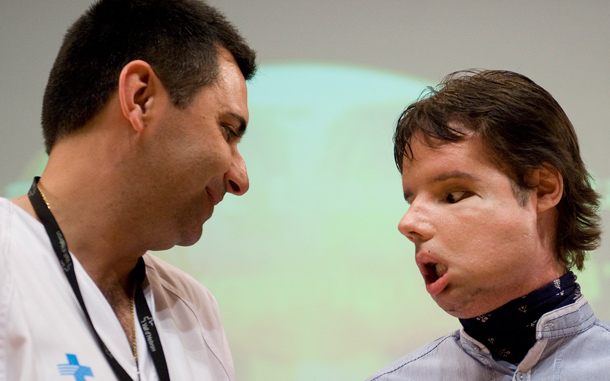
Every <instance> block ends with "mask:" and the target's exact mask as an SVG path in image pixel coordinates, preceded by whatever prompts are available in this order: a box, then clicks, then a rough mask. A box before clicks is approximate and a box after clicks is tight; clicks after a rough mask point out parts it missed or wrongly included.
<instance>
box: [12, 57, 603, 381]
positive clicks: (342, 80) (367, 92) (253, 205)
mask: <svg viewBox="0 0 610 381" xmlns="http://www.w3.org/2000/svg"><path fill="white" fill-rule="evenodd" d="M427 85H428V83H424V82H422V81H418V80H414V79H411V78H409V77H406V76H404V75H399V74H394V73H388V72H382V71H377V70H373V69H365V68H361V67H350V66H339V65H326V64H281V65H263V66H262V67H261V68H260V70H259V72H258V73H257V75H256V76H255V78H254V79H253V81H252V82H251V83H249V86H248V91H249V106H250V125H249V126H248V132H247V134H246V136H245V137H244V139H243V141H242V143H240V145H239V148H240V151H241V153H242V155H243V157H244V159H245V161H246V164H247V167H248V172H249V175H250V191H249V192H248V193H247V194H246V195H244V196H243V197H234V196H231V195H228V196H227V197H225V200H224V201H223V202H222V203H221V204H220V205H218V206H217V207H216V211H215V213H214V216H213V217H212V219H211V220H210V221H208V222H207V223H206V224H205V226H204V233H203V237H202V239H201V240H200V241H199V242H198V243H197V244H196V245H194V246H191V247H175V248H174V249H172V250H169V251H167V252H162V253H157V254H158V255H159V256H161V257H162V258H164V259H166V260H168V261H169V262H172V263H173V264H175V265H177V266H178V267H180V268H182V269H184V270H186V271H188V272H189V273H190V274H192V275H193V276H194V277H195V278H197V279H198V280H199V281H200V282H201V283H203V284H204V285H206V286H207V287H208V288H209V289H210V290H211V291H212V292H213V293H214V295H215V296H216V298H217V300H218V303H219V305H220V309H221V313H222V316H223V321H224V325H225V330H226V333H227V337H228V340H229V344H230V345H231V349H232V353H233V357H234V361H235V365H236V372H237V377H238V379H240V380H247V381H269V380H282V381H284V380H296V381H311V380H315V381H325V380H328V381H337V380H362V379H364V378H366V377H367V376H368V375H370V374H371V373H373V372H374V371H376V370H377V369H379V368H380V367H382V366H383V365H386V364H387V363H389V362H390V361H393V360H395V359H397V358H398V357H400V356H401V355H403V354H406V353H407V352H409V351H411V350H413V349H415V348H417V347H419V346H421V345H423V344H425V343H427V342H429V341H431V340H433V339H435V338H437V337H439V336H440V335H442V334H445V333H448V332H450V331H451V330H454V329H456V328H457V327H458V324H459V322H458V321H457V319H454V318H452V317H450V316H448V315H447V314H445V313H444V312H443V311H442V310H441V309H440V308H439V307H438V306H436V304H435V303H434V302H433V301H432V299H431V298H430V297H429V296H428V294H427V293H426V291H425V287H424V282H423V280H422V277H421V275H420V274H419V271H418V270H417V267H416V266H415V264H414V259H413V256H414V252H413V246H412V244H411V243H410V242H409V241H408V240H407V239H406V238H404V237H402V236H401V235H400V234H399V232H398V230H397V225H398V221H399V220H400V218H401V216H402V215H403V213H404V212H405V210H406V208H407V204H406V203H405V201H404V200H403V196H402V189H401V180H400V174H399V173H398V171H397V170H396V167H395V165H394V159H393V152H392V134H393V131H394V127H395V124H396V120H397V118H398V116H399V114H400V112H401V111H402V110H403V109H404V108H405V107H406V105H407V104H409V103H410V102H412V101H414V100H415V99H417V98H418V97H419V95H420V94H421V92H422V91H423V90H424V89H425V87H426V86H427ZM32 163H33V164H32V165H30V166H29V167H28V168H27V169H26V170H25V171H24V172H25V173H24V177H23V179H20V180H22V181H23V182H22V183H15V184H13V185H12V188H11V189H10V190H8V191H9V192H10V194H9V196H15V195H18V194H23V193H25V192H26V191H27V189H28V187H29V184H30V182H31V177H32V176H33V175H34V174H37V173H40V172H41V170H42V168H43V165H44V159H43V155H41V156H40V157H37V158H35V159H34V160H33V162H32ZM604 184H605V183H604ZM608 187H610V183H608ZM605 188H606V187H604V189H603V190H604V191H605V190H606V189H605ZM600 254H601V253H600ZM593 257H594V260H595V261H597V262H595V264H598V266H595V265H594V262H590V263H589V267H588V271H587V273H586V276H583V275H580V276H579V282H580V283H581V285H582V286H583V290H584V293H585V295H586V296H587V297H588V299H589V300H590V301H591V302H592V304H593V305H594V308H596V310H597V313H598V315H599V317H601V318H605V319H608V318H609V315H610V310H609V308H608V307H603V306H602V305H601V304H596V303H595V302H596V300H601V297H602V296H601V291H600V290H601V289H602V288H601V287H602V285H604V284H608V282H609V280H610V270H609V269H610V262H608V260H606V262H604V261H603V255H600V256H593ZM606 299H607V298H606ZM606 304H608V303H607V302H606ZM604 308H605V310H604Z"/></svg>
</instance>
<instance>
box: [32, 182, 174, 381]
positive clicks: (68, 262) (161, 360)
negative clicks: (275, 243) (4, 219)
mask: <svg viewBox="0 0 610 381" xmlns="http://www.w3.org/2000/svg"><path fill="white" fill-rule="evenodd" d="M39 179H40V177H35V178H34V182H33V183H32V187H31V188H30V191H29V192H28V197H29V199H30V202H31V203H32V206H33V207H34V210H35V211H36V214H37V215H38V218H40V221H41V222H42V224H43V225H44V228H45V230H46V231H47V234H48V235H49V239H50V240H51V245H52V246H53V250H54V251H55V254H57V259H59V263H60V264H61V267H62V269H63V270H64V273H65V274H66V277H67V278H68V282H70V286H72V290H73V291H74V295H75V296H76V299H78V303H79V304H80V306H81V308H82V309H83V313H84V314H85V317H87V320H88V321H89V325H91V328H92V329H93V332H94V333H95V338H96V340H97V342H98V344H99V346H100V347H101V348H102V352H103V353H104V355H105V356H106V359H107V360H108V363H109V364H110V367H112V370H113V371H114V374H115V375H116V376H117V377H118V379H119V380H120V381H133V380H132V379H131V377H129V375H128V374H127V372H126V371H125V370H124V369H123V368H122V367H121V365H120V364H119V363H118V361H117V360H116V359H115V358H114V356H113V355H112V353H110V351H109V350H108V347H106V344H104V342H103V341H102V338H101V337H100V335H99V334H98V333H97V331H96V330H95V327H94V326H93V322H92V321H91V317H90V316H89V312H88V311H87V307H86V306H85V302H84V300H83V296H82V294H81V292H80V288H79V287H78V282H77V280H76V273H75V272H74V263H73V262H72V258H71V257H70V252H69V251H68V244H67V243H66V239H65V238H64V235H63V233H62V232H61V230H60V228H59V225H58V224H57V221H56V220H55V217H53V213H51V211H50V210H49V208H48V206H47V203H46V202H45V200H44V199H43V197H42V194H41V193H40V190H39V189H38V180H39ZM134 270H135V275H136V276H135V278H136V291H135V298H134V300H135V305H136V311H137V312H138V318H139V323H140V327H141V328H142V332H143V333H144V337H145V338H146V344H147V346H148V350H149V351H150V354H151V356H152V358H153V362H154V364H155V368H157V374H158V375H159V379H160V380H161V381H169V372H168V370H167V363H166V361H165V355H164V354H163V348H162V347H161V340H160V338H159V333H158V332H157V328H156V327H155V322H154V321H153V317H152V314H151V313H150V309H149V308H148V304H147V303H146V298H145V297H144V292H143V291H142V285H141V284H142V281H143V280H144V278H145V277H146V267H145V265H144V260H143V259H142V257H140V259H139V260H138V264H137V265H136V267H135V269H134ZM134 333H135V332H134Z"/></svg>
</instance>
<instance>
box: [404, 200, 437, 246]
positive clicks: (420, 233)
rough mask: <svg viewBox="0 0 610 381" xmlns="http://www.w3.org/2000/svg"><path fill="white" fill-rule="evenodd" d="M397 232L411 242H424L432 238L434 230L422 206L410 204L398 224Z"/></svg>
mask: <svg viewBox="0 0 610 381" xmlns="http://www.w3.org/2000/svg"><path fill="white" fill-rule="evenodd" d="M398 231H400V233H402V235H404V236H405V237H407V238H408V239H409V240H410V241H411V242H425V241H427V240H429V239H430V238H432V236H433V233H434V229H433V226H432V224H431V221H430V218H429V214H428V213H427V212H426V210H425V208H424V207H423V206H420V205H419V204H416V203H415V202H414V203H412V204H411V206H410V207H409V209H408V210H407V211H406V213H405V214H404V216H402V218H401V219H400V222H399V223H398Z"/></svg>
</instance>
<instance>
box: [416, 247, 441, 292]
mask: <svg viewBox="0 0 610 381" xmlns="http://www.w3.org/2000/svg"><path fill="white" fill-rule="evenodd" d="M415 261H416V263H417V267H418V268H419V271H420V272H421V274H422V276H423V277H424V281H425V282H426V290H427V291H428V293H429V294H430V295H433V296H434V295H438V294H440V293H441V292H443V290H444V289H445V288H446V287H447V284H448V279H447V276H446V274H447V270H448V268H447V265H446V264H445V263H442V262H441V261H440V260H439V259H437V258H435V257H434V256H433V255H431V254H430V253H429V252H419V253H417V255H416V256H415Z"/></svg>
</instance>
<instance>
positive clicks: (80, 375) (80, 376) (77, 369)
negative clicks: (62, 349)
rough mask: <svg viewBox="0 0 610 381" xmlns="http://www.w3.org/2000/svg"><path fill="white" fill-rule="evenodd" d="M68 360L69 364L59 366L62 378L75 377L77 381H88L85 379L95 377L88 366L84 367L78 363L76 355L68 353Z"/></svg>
mask: <svg viewBox="0 0 610 381" xmlns="http://www.w3.org/2000/svg"><path fill="white" fill-rule="evenodd" d="M66 357H67V358H68V363H67V364H58V365H57V367H58V368H59V374H60V375H61V376H74V380H75V381H86V380H85V377H86V376H89V377H93V372H91V368H89V367H88V366H82V365H80V364H79V363H78V359H77V358H76V355H71V354H69V353H66Z"/></svg>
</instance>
